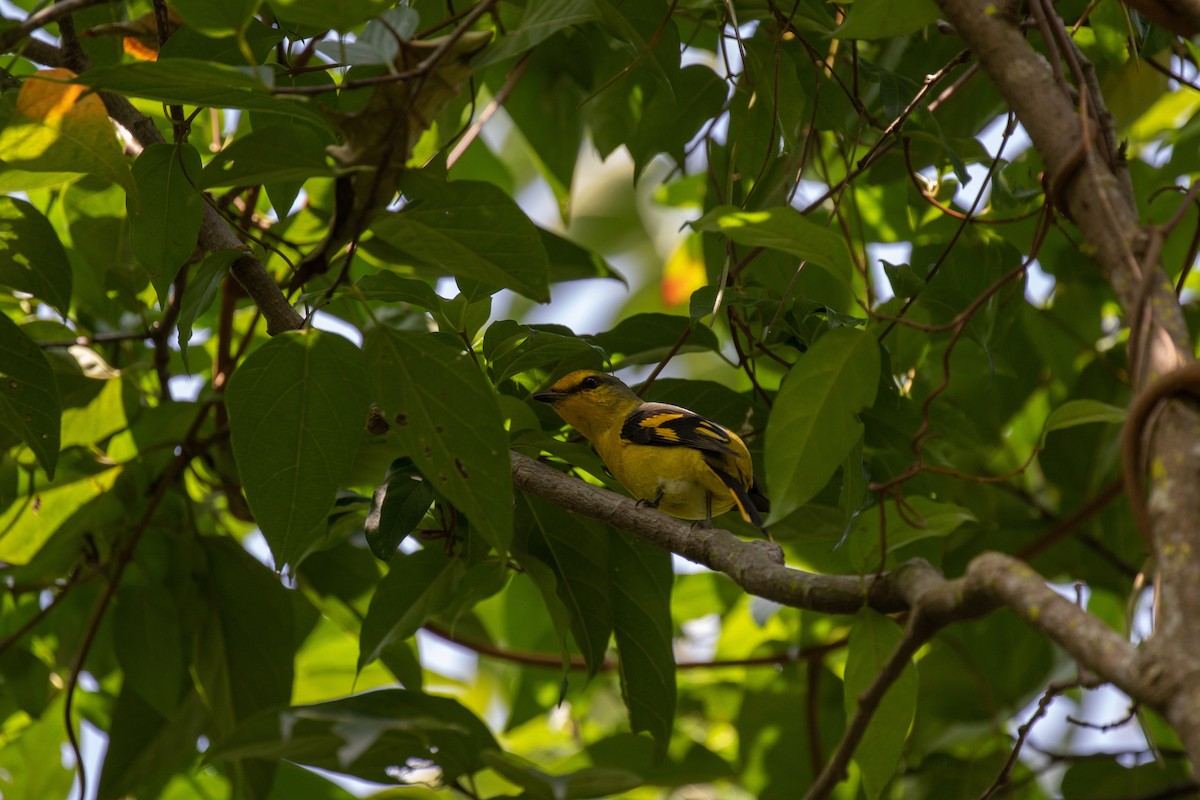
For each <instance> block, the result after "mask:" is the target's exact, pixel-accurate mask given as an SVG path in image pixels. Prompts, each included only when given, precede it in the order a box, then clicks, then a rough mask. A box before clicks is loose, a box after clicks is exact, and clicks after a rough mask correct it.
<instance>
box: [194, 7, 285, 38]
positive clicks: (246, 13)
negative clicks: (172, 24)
mask: <svg viewBox="0 0 1200 800" xmlns="http://www.w3.org/2000/svg"><path fill="white" fill-rule="evenodd" d="M260 2H262V0H173V2H172V5H173V6H174V8H175V10H176V11H178V12H179V14H180V15H181V16H182V17H183V19H184V22H186V23H187V25H188V26H190V27H192V28H195V29H196V30H198V31H202V32H203V33H208V34H212V35H213V36H228V35H230V34H240V33H241V32H242V30H244V29H245V27H246V25H247V24H249V22H250V18H251V17H253V16H254V12H255V11H256V10H257V9H258V4H259V3H260ZM272 5H274V4H272Z"/></svg>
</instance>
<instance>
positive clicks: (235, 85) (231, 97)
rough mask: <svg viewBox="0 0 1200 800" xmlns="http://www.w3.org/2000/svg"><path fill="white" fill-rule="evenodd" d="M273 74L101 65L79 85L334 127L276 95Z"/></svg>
mask: <svg viewBox="0 0 1200 800" xmlns="http://www.w3.org/2000/svg"><path fill="white" fill-rule="evenodd" d="M273 76H274V73H272V72H271V70H270V69H269V68H267V67H254V68H251V67H231V66H228V65H225V64H218V63H216V62H212V61H204V60H202V59H195V58H169V59H163V60H162V61H137V62H133V63H130V64H118V65H115V66H111V67H96V68H95V69H90V70H88V71H87V72H85V73H83V74H82V75H80V76H79V77H78V78H76V79H75V82H76V83H81V84H83V85H85V86H91V87H92V88H93V89H107V90H109V91H113V92H119V93H121V94H126V95H129V96H131V97H144V98H146V99H147V100H158V101H159V102H162V103H181V104H185V105H191V106H215V107H217V108H242V109H246V110H249V111H257V112H262V113H264V114H281V115H283V116H287V117H297V118H300V119H304V120H307V121H310V122H312V123H313V124H315V125H317V126H319V127H322V128H328V126H327V125H326V124H325V122H324V120H322V119H321V117H320V116H319V115H318V114H317V113H316V112H315V111H313V110H312V109H311V108H310V107H309V106H308V104H307V102H306V101H305V100H302V99H296V98H291V99H287V98H283V97H275V96H273V95H272V94H271V86H272V83H273V81H274V77H273Z"/></svg>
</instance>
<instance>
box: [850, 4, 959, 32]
mask: <svg viewBox="0 0 1200 800" xmlns="http://www.w3.org/2000/svg"><path fill="white" fill-rule="evenodd" d="M940 16H941V11H940V10H939V9H938V7H937V5H935V4H934V3H933V2H932V0H855V2H854V3H852V4H851V5H850V10H849V11H847V12H846V21H845V22H843V23H842V24H841V27H839V28H838V29H837V30H836V31H834V32H833V36H834V37H835V38H837V39H888V38H890V37H892V36H904V35H905V34H909V33H913V32H914V31H919V30H921V28H924V27H925V26H926V25H929V24H931V23H933V22H934V21H935V20H937V19H938V17H940Z"/></svg>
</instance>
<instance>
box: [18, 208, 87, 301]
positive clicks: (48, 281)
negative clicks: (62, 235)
mask: <svg viewBox="0 0 1200 800" xmlns="http://www.w3.org/2000/svg"><path fill="white" fill-rule="evenodd" d="M0 284H3V285H5V286H8V287H9V288H11V289H17V290H19V291H22V292H28V293H29V294H31V295H33V296H34V297H36V298H38V299H39V300H44V301H45V302H47V303H49V304H50V305H52V306H54V307H55V308H56V309H58V311H59V313H61V314H66V313H67V310H68V309H69V308H70V306H71V264H70V262H68V261H67V251H66V250H64V249H63V246H62V242H60V241H59V240H58V233H57V232H56V231H55V230H54V227H53V226H52V225H51V224H50V221H49V220H47V219H46V218H45V217H44V216H42V212H40V211H38V210H37V209H36V208H34V207H33V206H32V205H30V204H29V203H27V202H25V201H24V200H21V199H18V198H16V197H0Z"/></svg>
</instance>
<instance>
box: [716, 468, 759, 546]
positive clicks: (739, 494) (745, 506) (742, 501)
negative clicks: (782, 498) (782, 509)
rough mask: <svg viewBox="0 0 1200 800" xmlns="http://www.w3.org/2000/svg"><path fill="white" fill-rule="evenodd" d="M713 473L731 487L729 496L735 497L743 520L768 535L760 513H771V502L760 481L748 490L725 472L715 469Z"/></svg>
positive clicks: (752, 484)
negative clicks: (759, 483)
mask: <svg viewBox="0 0 1200 800" xmlns="http://www.w3.org/2000/svg"><path fill="white" fill-rule="evenodd" d="M713 472H715V473H717V477H718V478H720V479H721V483H724V484H725V485H726V486H728V487H729V494H730V495H732V496H733V502H734V505H736V506H737V509H738V511H739V512H741V514H742V519H744V520H746V522H749V523H751V524H752V525H754V526H756V527H758V528H760V529H762V531H763V532H764V533H766V532H767V526H766V525H765V524H764V523H763V518H762V514H761V513H759V512H767V511H770V510H771V501H769V500H768V499H767V496H766V495H765V494H763V492H762V488H761V487H760V486H759V485H758V481H754V482H753V483H751V484H750V488H749V489H747V488H746V487H745V486H743V485H742V483H741V481H739V480H738V479H737V478H735V477H733V476H732V475H729V474H728V473H726V472H725V471H724V470H720V469H715V470H713ZM767 535H768V536H769V535H770V534H769V533H768V534H767Z"/></svg>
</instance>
